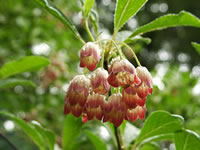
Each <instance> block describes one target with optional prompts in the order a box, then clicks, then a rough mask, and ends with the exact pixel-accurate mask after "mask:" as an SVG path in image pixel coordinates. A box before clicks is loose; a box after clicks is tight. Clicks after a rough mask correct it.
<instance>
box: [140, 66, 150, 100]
mask: <svg viewBox="0 0 200 150" xmlns="http://www.w3.org/2000/svg"><path fill="white" fill-rule="evenodd" d="M136 71H137V74H138V77H139V78H140V80H141V83H140V85H139V86H138V88H136V92H137V94H138V95H139V96H140V97H141V98H144V97H146V96H147V95H148V94H152V92H153V82H152V76H151V74H150V72H149V71H148V70H147V68H146V67H142V66H139V67H137V68H136Z"/></svg>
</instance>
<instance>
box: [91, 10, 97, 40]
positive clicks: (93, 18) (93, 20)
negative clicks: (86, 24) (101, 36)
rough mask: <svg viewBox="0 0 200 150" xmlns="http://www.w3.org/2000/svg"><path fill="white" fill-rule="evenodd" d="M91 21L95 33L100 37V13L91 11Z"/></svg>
mask: <svg viewBox="0 0 200 150" xmlns="http://www.w3.org/2000/svg"><path fill="white" fill-rule="evenodd" d="M90 21H91V23H92V25H93V27H94V31H95V34H96V36H98V32H99V16H98V13H97V12H96V11H95V10H93V9H92V10H91V14H90Z"/></svg>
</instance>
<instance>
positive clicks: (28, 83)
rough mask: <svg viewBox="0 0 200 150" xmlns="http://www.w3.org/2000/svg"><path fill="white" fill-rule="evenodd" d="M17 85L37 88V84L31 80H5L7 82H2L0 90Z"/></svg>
mask: <svg viewBox="0 0 200 150" xmlns="http://www.w3.org/2000/svg"><path fill="white" fill-rule="evenodd" d="M17 85H22V86H32V87H34V88H35V87H36V85H35V83H33V82H32V81H29V80H24V79H5V80H0V89H5V88H12V87H15V86H17Z"/></svg>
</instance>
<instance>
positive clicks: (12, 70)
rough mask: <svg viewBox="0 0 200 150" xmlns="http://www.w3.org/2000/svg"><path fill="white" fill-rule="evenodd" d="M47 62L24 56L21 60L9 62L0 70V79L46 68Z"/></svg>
mask: <svg viewBox="0 0 200 150" xmlns="http://www.w3.org/2000/svg"><path fill="white" fill-rule="evenodd" d="M48 64H49V61H48V60H47V59H46V58H44V57H40V56H25V57H23V58H22V59H19V60H16V61H11V62H9V63H7V64H5V65H4V66H3V67H2V68H0V78H7V77H9V76H11V75H15V74H18V73H22V72H27V71H34V70H37V69H40V68H42V67H44V66H47V65H48Z"/></svg>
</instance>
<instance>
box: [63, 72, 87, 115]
mask: <svg viewBox="0 0 200 150" xmlns="http://www.w3.org/2000/svg"><path fill="white" fill-rule="evenodd" d="M89 88H90V80H89V79H88V78H86V77H85V76H84V75H77V76H75V77H74V78H73V79H72V81H71V82H70V85H69V88H68V90H67V94H66V98H65V106H64V114H68V113H70V112H71V113H72V114H73V115H74V116H76V117H79V116H80V115H81V113H82V111H83V110H84V105H85V103H86V100H87V97H88V95H89Z"/></svg>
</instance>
